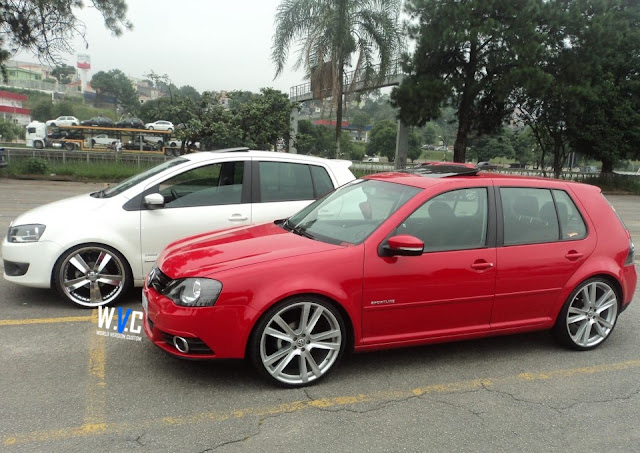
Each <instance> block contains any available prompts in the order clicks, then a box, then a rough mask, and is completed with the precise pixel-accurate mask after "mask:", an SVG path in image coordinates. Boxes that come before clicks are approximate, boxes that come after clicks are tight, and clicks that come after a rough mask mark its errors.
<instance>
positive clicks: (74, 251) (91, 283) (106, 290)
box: [53, 244, 133, 307]
mask: <svg viewBox="0 0 640 453" xmlns="http://www.w3.org/2000/svg"><path fill="white" fill-rule="evenodd" d="M53 280H54V284H55V287H56V289H57V290H58V292H59V293H60V294H61V295H62V296H63V297H64V298H66V299H67V300H68V301H70V302H73V303H74V304H77V305H80V306H82V307H99V306H101V305H107V304H110V303H113V302H116V301H118V300H119V299H120V298H121V297H122V296H123V295H124V294H125V293H126V292H127V290H128V289H129V288H130V287H131V285H132V283H133V277H132V274H131V270H130V269H129V265H128V263H127V261H126V260H125V258H124V257H123V256H122V255H121V254H120V253H119V252H117V251H116V250H114V249H113V248H111V247H108V246H106V245H101V244H82V245H78V246H76V247H73V248H71V249H69V250H67V251H66V252H65V253H64V254H63V255H62V256H61V257H60V258H59V259H58V261H57V262H56V265H55V267H54V269H53Z"/></svg>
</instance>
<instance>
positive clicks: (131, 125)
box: [116, 118, 145, 129]
mask: <svg viewBox="0 0 640 453" xmlns="http://www.w3.org/2000/svg"><path fill="white" fill-rule="evenodd" d="M116 127H121V128H127V129H144V128H145V127H144V121H142V120H141V119H140V118H126V119H124V120H120V121H118V122H117V123H116Z"/></svg>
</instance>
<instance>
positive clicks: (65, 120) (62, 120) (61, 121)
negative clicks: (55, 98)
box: [46, 116, 80, 127]
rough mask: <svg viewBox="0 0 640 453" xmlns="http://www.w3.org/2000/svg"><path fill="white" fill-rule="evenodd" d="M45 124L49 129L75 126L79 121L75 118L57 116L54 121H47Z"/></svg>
mask: <svg viewBox="0 0 640 453" xmlns="http://www.w3.org/2000/svg"><path fill="white" fill-rule="evenodd" d="M46 124H47V126H51V127H60V126H77V125H78V124H80V120H79V119H78V118H76V117H75V116H59V117H57V118H56V119H55V120H49V121H47V122H46Z"/></svg>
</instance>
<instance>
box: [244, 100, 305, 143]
mask: <svg viewBox="0 0 640 453" xmlns="http://www.w3.org/2000/svg"><path fill="white" fill-rule="evenodd" d="M293 108H294V104H293V103H291V102H290V101H289V97H288V96H287V95H286V94H284V93H283V92H281V91H278V90H274V89H273V88H262V89H261V90H260V94H258V95H253V96H252V97H251V98H250V99H249V100H248V102H245V103H242V104H239V105H237V106H236V107H235V108H234V109H232V111H233V112H234V118H235V121H236V127H237V128H238V129H239V130H241V131H242V142H243V144H244V145H245V146H249V147H251V148H258V149H269V148H271V147H273V149H276V145H277V141H278V139H284V140H285V142H288V141H289V136H290V135H291V133H290V118H291V111H292V110H293Z"/></svg>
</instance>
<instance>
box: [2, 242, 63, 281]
mask: <svg viewBox="0 0 640 453" xmlns="http://www.w3.org/2000/svg"><path fill="white" fill-rule="evenodd" d="M59 255H60V245H58V244H56V243H55V242H51V241H38V242H28V243H21V244H16V243H10V242H7V239H6V238H5V239H4V241H3V242H2V260H3V261H4V278H5V280H8V281H10V282H13V283H17V284H19V285H24V286H31V287H33V288H50V287H51V272H52V270H53V266H54V265H55V262H56V259H57V258H58V256H59Z"/></svg>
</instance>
